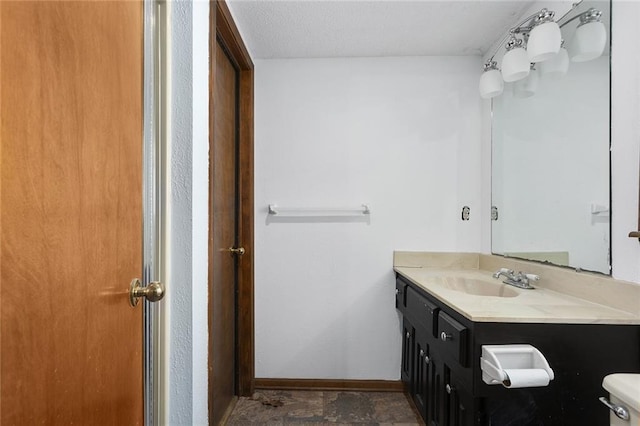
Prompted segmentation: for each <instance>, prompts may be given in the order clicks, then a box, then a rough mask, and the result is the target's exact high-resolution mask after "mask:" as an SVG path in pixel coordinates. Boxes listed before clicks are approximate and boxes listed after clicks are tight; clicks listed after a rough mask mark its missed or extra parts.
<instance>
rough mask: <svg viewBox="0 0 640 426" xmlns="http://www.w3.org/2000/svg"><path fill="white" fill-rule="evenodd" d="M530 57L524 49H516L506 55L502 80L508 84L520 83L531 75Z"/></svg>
mask: <svg viewBox="0 0 640 426" xmlns="http://www.w3.org/2000/svg"><path fill="white" fill-rule="evenodd" d="M529 68H530V63H529V57H528V56H527V51H526V50H524V48H522V47H516V48H514V49H511V50H509V51H508V52H507V53H505V55H504V57H503V58H502V78H503V79H504V81H506V82H507V83H511V82H513V81H518V80H520V79H523V78H525V77H526V76H528V75H529Z"/></svg>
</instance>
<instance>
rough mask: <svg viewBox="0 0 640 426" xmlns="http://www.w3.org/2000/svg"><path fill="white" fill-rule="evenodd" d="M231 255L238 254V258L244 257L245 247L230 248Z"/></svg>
mask: <svg viewBox="0 0 640 426" xmlns="http://www.w3.org/2000/svg"><path fill="white" fill-rule="evenodd" d="M227 251H229V252H230V253H231V254H237V255H238V256H242V255H243V254H244V247H237V248H236V247H230V248H228V249H227Z"/></svg>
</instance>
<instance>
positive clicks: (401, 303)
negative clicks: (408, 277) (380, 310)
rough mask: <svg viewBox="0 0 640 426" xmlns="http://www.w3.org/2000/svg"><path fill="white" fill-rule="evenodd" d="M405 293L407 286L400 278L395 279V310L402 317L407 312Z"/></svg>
mask: <svg viewBox="0 0 640 426" xmlns="http://www.w3.org/2000/svg"><path fill="white" fill-rule="evenodd" d="M406 292H407V284H406V283H405V282H404V281H402V280H401V279H400V278H396V309H397V310H399V311H400V312H401V313H402V315H404V314H405V312H406V311H407V309H406V308H407V302H406Z"/></svg>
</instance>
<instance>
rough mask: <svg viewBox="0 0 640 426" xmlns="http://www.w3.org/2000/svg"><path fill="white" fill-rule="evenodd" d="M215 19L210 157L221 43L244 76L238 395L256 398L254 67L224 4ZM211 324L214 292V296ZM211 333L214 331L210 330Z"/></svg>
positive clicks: (213, 11)
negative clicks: (254, 396) (217, 50)
mask: <svg viewBox="0 0 640 426" xmlns="http://www.w3.org/2000/svg"><path fill="white" fill-rule="evenodd" d="M209 5H210V15H209V25H210V27H209V28H210V30H209V152H213V142H214V140H213V139H214V131H213V125H214V114H215V103H214V98H213V94H214V93H213V92H214V91H213V89H214V87H215V85H214V83H215V78H216V66H215V65H216V64H215V58H216V49H217V43H216V42H217V41H219V42H220V43H221V44H222V45H223V46H224V47H225V49H226V52H227V53H228V56H229V58H230V59H231V61H232V63H233V64H234V66H235V67H236V69H237V70H238V102H239V111H238V129H237V130H238V157H239V158H238V160H239V168H240V170H239V174H238V194H239V197H240V200H239V212H238V221H239V226H238V230H239V236H238V237H239V238H238V240H239V242H240V244H241V245H242V246H243V247H244V249H245V254H244V255H243V256H242V257H240V258H239V261H238V266H237V267H238V281H237V290H236V291H237V304H236V318H237V320H236V348H235V350H236V367H235V368H236V372H235V373H236V393H237V395H239V396H251V395H252V394H253V391H254V383H255V367H254V357H255V355H254V241H253V240H254V200H253V193H254V184H253V177H254V174H253V171H254V162H253V95H254V75H253V69H254V65H253V61H252V60H251V56H250V55H249V52H248V50H247V48H246V46H245V45H244V42H243V41H242V37H241V36H240V32H239V31H238V28H237V27H236V25H235V22H234V21H233V17H232V16H231V12H230V11H229V7H228V6H227V4H226V3H225V2H224V1H220V0H210V2H209ZM212 193H213V163H212V162H211V161H210V162H209V196H211V194H212ZM213 225H214V222H213V211H212V209H211V208H209V278H208V281H209V283H208V285H209V289H211V288H212V278H213V262H212V261H211V259H212V258H213V257H212V255H213ZM208 297H209V323H210V324H211V321H212V316H211V306H212V301H211V291H210V292H209V296H208ZM209 328H210V329H211V327H209ZM212 344H213V339H212V336H211V334H210V335H209V383H210V384H211V383H212V380H213V373H212V368H211V366H212V360H211V354H212ZM211 398H212V394H211V392H209V411H210V412H209V418H213V416H212V413H211V410H212V407H213V404H212V401H211Z"/></svg>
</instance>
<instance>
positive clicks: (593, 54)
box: [569, 8, 607, 62]
mask: <svg viewBox="0 0 640 426" xmlns="http://www.w3.org/2000/svg"><path fill="white" fill-rule="evenodd" d="M601 17H602V12H601V11H599V10H596V9H594V8H591V9H589V10H588V11H586V12H585V13H583V14H582V15H580V24H579V25H578V28H577V29H576V32H575V34H574V35H573V38H572V39H571V43H570V46H569V51H570V52H571V54H570V56H571V61H573V62H586V61H590V60H592V59H595V58H598V57H600V55H602V52H604V48H605V45H606V43H607V30H606V29H605V27H604V24H603V23H602V22H600V18H601Z"/></svg>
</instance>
